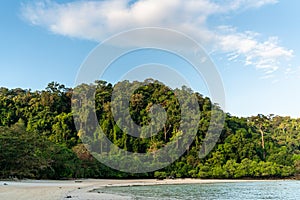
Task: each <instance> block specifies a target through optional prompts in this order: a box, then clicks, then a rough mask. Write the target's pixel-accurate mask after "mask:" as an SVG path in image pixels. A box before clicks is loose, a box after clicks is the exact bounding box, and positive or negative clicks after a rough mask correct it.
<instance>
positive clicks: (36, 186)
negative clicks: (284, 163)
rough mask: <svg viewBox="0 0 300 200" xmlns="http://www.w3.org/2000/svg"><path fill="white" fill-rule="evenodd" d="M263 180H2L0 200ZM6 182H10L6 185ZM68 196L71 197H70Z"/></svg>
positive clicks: (105, 197) (80, 199)
mask: <svg viewBox="0 0 300 200" xmlns="http://www.w3.org/2000/svg"><path fill="white" fill-rule="evenodd" d="M254 181H261V180H211V179H208V180H206V179H175V180H171V179H167V180H155V179H138V180H111V179H97V180H96V179H84V180H76V181H75V180H68V181H40V180H39V181H37V180H23V181H0V199H1V200H2V199H3V200H4V199H7V200H62V199H71V200H73V199H77V200H87V199H89V200H96V199H97V200H119V199H120V200H123V199H132V198H130V197H126V196H120V195H113V194H105V193H96V192H90V191H92V190H94V189H99V188H102V187H113V186H134V185H157V184H192V183H227V182H228V183H229V182H254ZM6 184H7V185H6ZM68 196H69V198H67V197H68Z"/></svg>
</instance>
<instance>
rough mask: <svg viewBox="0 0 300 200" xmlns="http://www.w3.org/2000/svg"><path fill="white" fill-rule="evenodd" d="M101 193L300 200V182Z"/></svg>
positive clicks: (138, 197)
mask: <svg viewBox="0 0 300 200" xmlns="http://www.w3.org/2000/svg"><path fill="white" fill-rule="evenodd" d="M99 191H101V192H105V193H111V194H121V195H125V196H131V197H132V198H133V199H136V200H142V199H149V200H150V199H162V200H167V199H168V200H177V199H180V200H196V199H197V200H199V199H205V200H206V199H233V200H242V199H285V200H290V199H300V181H266V182H242V183H212V184H188V185H155V186H132V187H108V188H103V189H100V190H99Z"/></svg>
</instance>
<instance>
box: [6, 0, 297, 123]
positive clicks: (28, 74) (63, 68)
mask: <svg viewBox="0 0 300 200" xmlns="http://www.w3.org/2000/svg"><path fill="white" fill-rule="evenodd" d="M299 7H300V2H299V1H283V0H278V1H277V0H261V1H251V0H226V1H217V0H164V1H161V0H160V1H159V0H138V1H127V0H110V1H70V0H69V1H64V0H56V1H53V0H47V1H29V0H23V1H16V0H11V1H3V2H2V5H1V7H0V27H1V29H0V30H1V31H0V44H1V47H0V69H1V73H0V86H2V87H8V88H16V87H21V88H32V89H33V90H36V89H43V88H45V87H46V85H47V84H48V83H49V82H51V81H57V82H60V83H63V84H65V85H67V86H70V87H72V86H73V84H74V81H75V79H76V74H77V73H78V70H79V68H80V65H81V64H82V62H83V61H84V59H85V58H86V57H87V56H88V54H89V52H90V51H92V50H93V49H94V48H95V47H96V46H97V45H98V44H99V42H101V41H103V40H104V39H106V38H108V37H110V36H111V35H113V34H116V33H119V32H120V31H124V30H128V29H131V28H140V27H144V26H158V27H166V28H172V29H175V30H178V31H180V32H183V33H185V34H187V35H189V36H191V37H192V38H194V39H195V40H196V41H198V42H199V43H201V44H202V46H203V47H204V48H205V50H206V51H207V52H208V53H209V55H210V57H211V59H212V60H213V62H214V63H215V65H216V67H217V69H218V71H219V73H220V76H221V78H222V80H223V84H224V88H225V94H226V111H227V112H230V113H231V114H233V115H238V116H250V115H256V114H258V113H263V114H271V113H272V114H278V115H284V116H286V115H290V116H293V117H300V106H299V105H298V104H299V102H300V92H299V89H298V86H299V85H300V84H299V83H300V46H299V43H300V41H299V40H300V39H299V35H300V27H299V19H300V14H299V12H298V10H297V9H298V8H299ZM169 59H171V58H170V57H169ZM168 62H169V63H172V62H173V63H172V64H174V65H176V63H174V62H175V61H174V60H173V61H172V60H170V61H168ZM179 64H181V63H180V62H178V63H177V65H178V66H177V67H179ZM183 71H184V67H183ZM108 79H109V78H108ZM191 80H193V79H191ZM199 82H202V81H201V80H200V81H199ZM197 84H198V83H196V82H195V81H193V85H194V86H193V89H195V90H200V91H199V92H200V93H201V92H203V93H204V94H206V93H207V91H201V90H202V89H203V88H202V86H201V87H200V86H199V87H197ZM199 84H200V85H201V84H202V83H199ZM208 95H209V94H208Z"/></svg>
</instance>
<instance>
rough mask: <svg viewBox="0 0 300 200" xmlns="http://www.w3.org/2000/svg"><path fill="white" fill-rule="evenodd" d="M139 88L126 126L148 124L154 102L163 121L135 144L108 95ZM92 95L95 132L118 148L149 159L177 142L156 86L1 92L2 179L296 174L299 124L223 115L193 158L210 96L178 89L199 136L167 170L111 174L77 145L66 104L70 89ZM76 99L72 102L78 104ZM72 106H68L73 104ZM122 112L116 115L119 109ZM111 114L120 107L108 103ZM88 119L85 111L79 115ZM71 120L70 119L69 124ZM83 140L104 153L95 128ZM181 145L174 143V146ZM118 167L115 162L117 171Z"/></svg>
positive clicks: (175, 126)
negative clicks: (192, 100) (204, 151)
mask: <svg viewBox="0 0 300 200" xmlns="http://www.w3.org/2000/svg"><path fill="white" fill-rule="evenodd" d="M135 85H138V86H139V87H137V89H136V90H135V91H134V93H133V94H132V96H131V97H130V102H129V107H130V109H129V111H130V116H131V118H132V120H133V121H134V122H135V123H136V124H138V125H141V126H146V125H148V124H149V123H150V117H149V113H150V112H151V108H152V105H153V104H160V105H161V106H162V107H163V108H164V110H165V111H166V113H167V120H166V122H165V124H164V126H163V128H161V130H159V131H158V133H157V134H155V135H153V136H151V137H148V138H136V137H133V136H130V135H128V134H125V133H124V132H123V131H122V129H121V128H120V127H118V125H117V124H116V122H115V121H114V117H113V114H112V112H111V107H112V102H111V97H112V93H113V90H114V88H118V89H119V90H120V91H122V90H123V91H126V90H127V88H132V87H133V86H135ZM90 88H93V89H95V91H96V93H95V96H94V97H95V104H96V106H95V108H94V109H95V112H96V116H97V119H98V121H99V125H100V127H101V129H102V130H103V131H104V132H105V135H106V137H107V138H109V140H110V141H112V142H113V144H115V145H117V146H118V147H120V148H122V149H125V150H127V151H130V152H139V153H151V152H155V151H156V150H158V149H160V148H162V147H164V146H165V144H168V143H169V142H171V141H173V140H175V139H176V138H178V136H179V135H180V134H185V133H181V132H179V126H180V121H181V116H180V114H181V112H180V111H181V110H180V104H179V102H178V100H177V99H176V95H174V91H172V90H170V89H169V88H168V87H166V86H164V85H163V84H161V83H160V82H158V81H155V80H150V79H148V80H145V81H144V82H143V83H138V82H133V83H131V82H129V81H123V82H121V83H117V84H116V85H115V86H113V85H112V84H110V83H107V82H105V81H96V82H95V83H94V84H90V85H87V84H82V85H80V86H78V87H76V88H74V90H73V89H72V88H66V87H65V86H64V85H62V84H58V83H55V82H52V83H49V84H48V86H47V87H46V88H45V90H42V91H34V92H33V91H30V90H24V89H20V88H16V89H7V88H0V178H9V177H17V178H37V179H62V178H130V177H143V178H153V177H156V178H165V177H168V176H171V177H176V178H179V177H180V178H182V177H193V178H272V177H273V178H282V177H290V176H295V175H297V174H299V173H300V119H292V118H290V117H280V116H273V115H269V116H264V115H257V116H253V117H248V118H239V117H235V116H231V115H230V114H228V113H223V112H222V111H221V110H220V109H218V110H219V112H220V113H222V114H223V115H225V124H224V128H223V131H222V132H221V135H220V138H219V140H218V142H217V144H216V146H215V147H214V149H213V150H212V151H211V152H210V153H209V154H208V155H207V156H206V157H205V158H202V159H200V158H199V151H200V148H201V144H202V142H203V139H204V138H205V136H206V133H207V130H208V127H209V125H210V116H211V114H212V108H213V106H215V107H217V105H214V104H212V102H211V101H210V99H209V98H207V97H203V96H202V95H201V94H199V93H194V92H193V91H191V90H190V89H189V88H186V87H182V88H181V89H177V92H185V93H189V94H193V95H194V96H196V98H197V103H198V105H199V109H200V112H201V118H200V120H199V122H198V131H197V135H196V137H195V138H194V140H193V143H192V144H191V145H190V146H189V147H187V148H186V151H185V153H184V155H183V156H181V157H180V158H179V159H177V160H176V161H175V162H174V163H172V164H171V165H169V166H167V167H165V168H163V169H161V170H159V171H156V172H149V173H143V174H130V173H124V172H119V171H117V170H113V169H111V168H109V167H107V166H105V165H104V164H102V163H100V162H98V161H97V160H96V159H95V158H94V157H93V156H92V155H91V153H90V152H89V151H88V150H87V149H86V148H85V146H84V145H83V144H82V141H81V140H80V138H82V137H85V134H86V133H85V131H84V130H81V129H79V130H78V131H77V129H76V127H75V123H76V121H75V122H74V119H75V118H74V115H76V113H74V110H72V107H71V105H72V104H73V105H80V103H81V102H77V101H76V99H75V100H74V99H73V100H72V95H73V94H74V93H75V92H74V91H88V90H89V89H90ZM77 100H78V99H77ZM72 101H73V102H72ZM119 106H120V110H121V109H122V108H121V106H122V105H119ZM114 109H119V107H118V105H114ZM81 117H85V120H87V121H88V120H89V117H92V116H90V113H89V110H88V109H86V113H85V114H84V115H83V116H81ZM75 120H76V119H75ZM91 131H93V134H92V135H90V136H88V137H89V139H90V143H89V144H90V145H91V149H95V151H97V152H105V151H107V149H108V147H107V146H106V145H107V144H106V143H103V142H102V140H101V137H100V134H99V130H97V129H95V130H91ZM179 145H180V144H179ZM122 164H123V163H122V162H121V163H120V165H122Z"/></svg>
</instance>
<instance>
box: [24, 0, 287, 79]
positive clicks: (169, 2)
mask: <svg viewBox="0 0 300 200" xmlns="http://www.w3.org/2000/svg"><path fill="white" fill-rule="evenodd" d="M275 3H277V0H259V1H253V0H224V1H217V0H137V1H132V0H102V1H75V2H69V3H64V4H59V3H56V2H54V1H50V0H46V1H40V2H35V3H28V4H24V5H23V6H22V15H23V16H24V18H25V19H26V20H28V21H29V22H30V23H31V24H33V25H37V26H42V27H45V28H47V29H48V30H50V31H51V32H53V33H56V34H61V35H65V36H69V37H76V38H83V39H88V40H94V41H102V40H103V39H105V38H107V37H109V36H111V35H113V34H116V33H118V32H120V31H124V30H127V29H132V28H140V27H145V26H147V27H149V26H155V27H166V28H173V29H176V30H178V31H182V32H184V33H187V34H188V35H190V36H192V37H194V38H195V39H196V40H198V41H199V42H200V43H202V44H203V45H204V46H207V47H208V46H209V47H213V48H214V49H215V50H217V51H219V52H222V53H224V52H225V53H227V54H228V59H229V60H231V61H234V60H236V59H239V60H240V59H243V60H244V63H245V65H252V66H255V67H256V68H258V69H261V70H263V71H264V72H265V73H267V74H270V73H272V72H274V71H276V70H277V69H278V68H279V67H280V64H281V63H280V62H281V61H282V59H289V58H291V57H292V56H293V51H292V50H289V49H287V48H285V47H282V46H280V45H279V40H278V38H276V37H269V38H268V39H266V40H261V39H260V38H259V34H258V33H255V32H249V31H248V32H238V31H237V30H236V29H235V28H234V27H230V26H222V27H214V28H209V27H208V25H207V19H208V18H209V17H210V16H212V15H219V14H231V13H234V12H236V11H243V10H246V9H251V8H252V9H257V8H259V7H261V6H264V5H266V4H275Z"/></svg>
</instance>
